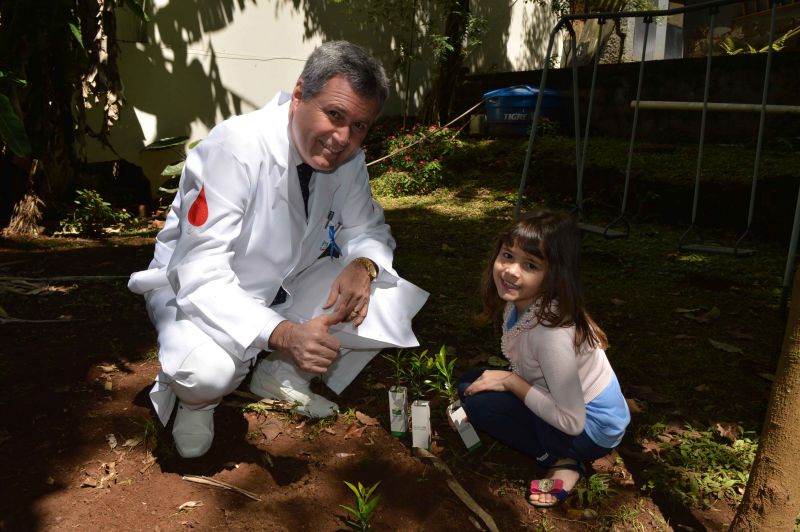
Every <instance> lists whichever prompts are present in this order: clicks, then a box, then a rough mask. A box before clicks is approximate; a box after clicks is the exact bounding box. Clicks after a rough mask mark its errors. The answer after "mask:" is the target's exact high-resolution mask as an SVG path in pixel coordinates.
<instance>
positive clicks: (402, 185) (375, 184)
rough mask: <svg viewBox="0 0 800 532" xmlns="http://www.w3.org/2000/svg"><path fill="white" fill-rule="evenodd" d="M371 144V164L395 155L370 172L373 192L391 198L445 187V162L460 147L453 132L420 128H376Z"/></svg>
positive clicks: (425, 127)
mask: <svg viewBox="0 0 800 532" xmlns="http://www.w3.org/2000/svg"><path fill="white" fill-rule="evenodd" d="M381 134H382V136H380V135H381ZM370 140H371V141H372V142H370V143H368V144H367V146H366V150H367V161H368V162H369V161H371V160H375V159H378V158H380V157H384V156H385V155H389V154H392V155H391V156H390V157H388V158H387V159H384V160H383V161H381V162H379V163H377V164H375V165H372V166H370V169H369V173H370V176H372V188H373V190H374V191H375V192H376V193H378V194H382V195H389V196H406V195H412V194H426V193H428V192H430V191H432V190H434V189H435V188H437V187H440V186H442V184H443V182H444V172H443V169H442V167H443V165H442V160H443V159H444V157H445V156H447V155H448V154H449V153H450V152H451V151H453V150H454V149H456V148H457V147H458V145H459V141H458V140H457V139H456V132H455V131H453V130H452V129H448V128H440V127H437V126H420V125H415V126H414V127H412V128H411V129H406V130H403V129H401V128H395V129H394V131H391V130H390V129H389V128H387V127H385V126H384V127H383V128H381V127H376V128H375V131H373V133H372V135H371V139H370Z"/></svg>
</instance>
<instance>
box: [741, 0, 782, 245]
mask: <svg viewBox="0 0 800 532" xmlns="http://www.w3.org/2000/svg"><path fill="white" fill-rule="evenodd" d="M777 10H778V2H777V0H773V1H772V13H771V14H770V19H769V50H768V51H767V68H766V72H765V73H764V92H763V93H762V95H761V118H760V119H759V122H758V139H757V140H756V160H755V163H753V187H752V188H751V189H750V210H748V211H747V231H746V232H749V231H750V226H752V225H753V214H754V213H755V207H756V185H757V184H758V180H757V178H758V167H759V165H760V164H761V146H762V142H763V140H764V121H765V120H764V119H765V117H766V113H767V92H768V91H769V72H770V69H771V68H772V43H773V42H774V41H775V13H776V12H777Z"/></svg>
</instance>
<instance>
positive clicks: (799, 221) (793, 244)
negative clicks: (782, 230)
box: [781, 189, 800, 309]
mask: <svg viewBox="0 0 800 532" xmlns="http://www.w3.org/2000/svg"><path fill="white" fill-rule="evenodd" d="M798 235H800V189H798V191H797V203H796V204H795V207H794V225H793V226H792V237H791V238H790V239H789V254H788V255H787V256H786V270H785V271H784V273H783V290H781V309H785V308H786V302H787V301H788V300H789V292H790V290H791V289H792V274H793V273H794V260H795V256H796V255H797V237H798Z"/></svg>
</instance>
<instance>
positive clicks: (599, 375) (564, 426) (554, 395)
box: [502, 303, 614, 436]
mask: <svg viewBox="0 0 800 532" xmlns="http://www.w3.org/2000/svg"><path fill="white" fill-rule="evenodd" d="M512 308H513V304H512V303H509V304H507V305H506V308H505V311H504V312H503V339H502V350H503V355H505V357H506V358H507V359H508V360H509V362H511V369H512V371H514V372H515V373H517V374H518V375H519V376H521V377H522V378H523V379H525V380H526V381H527V382H528V384H530V385H531V389H530V390H529V391H528V393H527V395H526V396H525V406H527V407H528V408H529V409H530V410H531V411H532V412H533V413H534V414H536V415H537V416H539V417H540V418H542V419H543V420H545V421H546V422H548V423H549V424H550V425H552V426H554V427H556V428H557V429H559V430H561V431H562V432H565V433H567V434H571V435H574V436H577V435H578V434H580V433H581V432H582V431H583V426H584V422H585V420H586V404H587V403H589V402H590V401H591V400H592V399H594V398H595V397H597V396H598V395H600V393H601V392H602V391H603V390H605V388H606V387H607V386H608V385H609V383H610V382H611V379H612V376H613V374H614V372H613V370H612V369H611V364H610V363H609V362H608V359H607V358H606V354H605V352H604V351H603V350H602V349H597V348H590V347H589V346H588V345H586V344H584V345H583V346H581V349H580V353H578V354H577V355H576V354H575V349H574V347H573V340H574V338H575V326H570V327H555V328H554V327H545V326H543V325H541V324H540V323H539V322H538V320H537V319H536V318H535V317H534V312H535V308H534V307H531V308H529V309H528V310H527V311H526V312H525V313H524V314H523V315H522V316H520V317H519V318H518V319H517V322H516V323H515V324H514V326H513V327H511V329H508V328H507V327H506V323H508V317H509V315H510V313H511V309H512Z"/></svg>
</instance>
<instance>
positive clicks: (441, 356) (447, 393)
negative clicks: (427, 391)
mask: <svg viewBox="0 0 800 532" xmlns="http://www.w3.org/2000/svg"><path fill="white" fill-rule="evenodd" d="M455 365H456V359H455V357H453V358H451V359H450V360H448V359H447V347H445V346H442V347H440V348H439V352H438V353H437V354H436V355H435V356H434V358H433V366H434V368H435V369H436V373H435V374H434V378H433V379H431V384H430V386H431V388H433V389H434V390H436V391H437V392H438V393H439V395H441V396H442V397H444V398H445V399H447V401H448V402H450V403H454V402H456V401H457V400H458V390H456V385H455V383H454V382H453V367H455Z"/></svg>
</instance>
